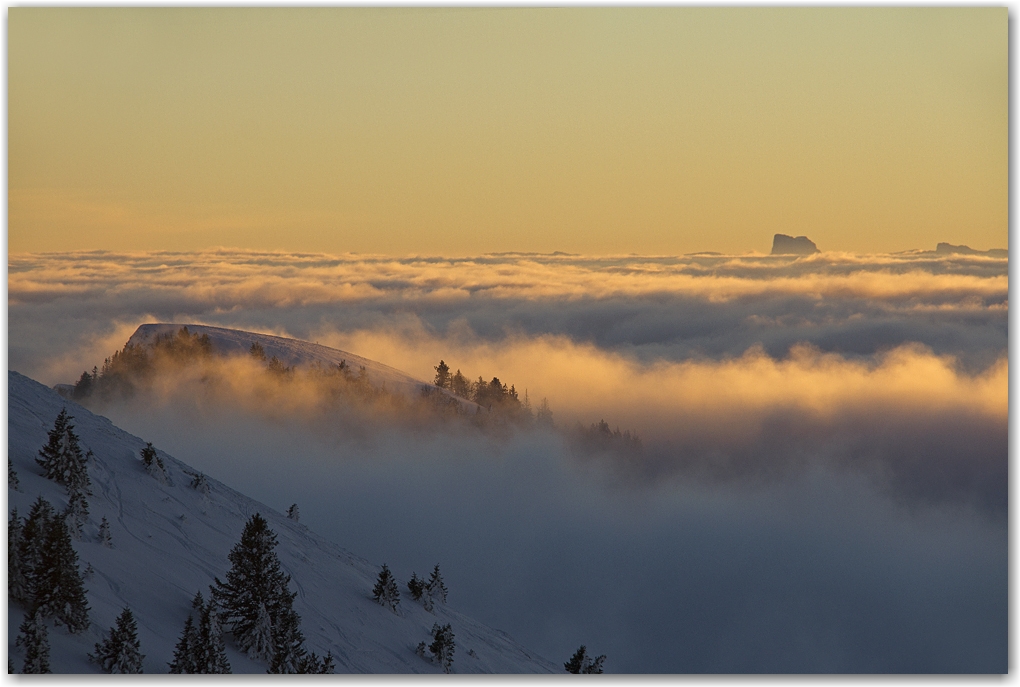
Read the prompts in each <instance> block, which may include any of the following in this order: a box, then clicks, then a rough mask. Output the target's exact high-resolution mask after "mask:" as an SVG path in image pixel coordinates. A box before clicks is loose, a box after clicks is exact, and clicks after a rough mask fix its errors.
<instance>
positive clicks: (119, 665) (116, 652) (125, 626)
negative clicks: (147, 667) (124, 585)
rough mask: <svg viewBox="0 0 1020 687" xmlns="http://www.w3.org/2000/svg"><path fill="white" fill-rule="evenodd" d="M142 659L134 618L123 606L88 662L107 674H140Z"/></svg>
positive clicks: (129, 610)
mask: <svg viewBox="0 0 1020 687" xmlns="http://www.w3.org/2000/svg"><path fill="white" fill-rule="evenodd" d="M143 658H145V656H144V655H142V653H141V647H140V645H139V643H138V625H137V624H136V623H135V616H134V614H133V613H132V612H131V609H130V608H128V607H127V606H125V607H124V610H123V611H121V614H120V615H119V616H117V624H116V625H114V626H113V627H112V628H110V633H109V636H108V637H106V639H104V640H103V641H102V642H97V643H96V652H95V653H94V654H89V660H91V661H93V662H95V663H98V664H99V667H100V668H102V669H103V670H104V671H105V672H107V673H131V674H137V673H141V672H142V659H143Z"/></svg>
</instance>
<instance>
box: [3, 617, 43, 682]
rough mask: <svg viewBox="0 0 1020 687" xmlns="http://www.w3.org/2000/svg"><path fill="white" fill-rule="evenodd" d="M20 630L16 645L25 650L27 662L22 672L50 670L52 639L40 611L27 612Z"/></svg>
mask: <svg viewBox="0 0 1020 687" xmlns="http://www.w3.org/2000/svg"><path fill="white" fill-rule="evenodd" d="M18 632H19V634H18V638H17V639H16V640H15V641H14V645H15V646H17V647H20V648H22V649H24V650H25V664H24V666H23V667H22V669H21V672H23V673H48V672H50V641H49V635H48V634H47V630H46V622H45V621H44V620H43V618H42V615H41V614H40V613H39V612H38V611H33V612H31V613H26V614H25V619H24V620H23V621H22V623H21V627H19V628H18ZM8 667H9V666H8Z"/></svg>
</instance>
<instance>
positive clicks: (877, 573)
mask: <svg viewBox="0 0 1020 687" xmlns="http://www.w3.org/2000/svg"><path fill="white" fill-rule="evenodd" d="M1007 28H1008V27H1007V9H1006V8H948V7H943V8H934V9H932V8H877V7H867V8H865V7H854V8H695V7H684V8H667V7H654V8H570V9H537V8H498V9H497V8H486V9H469V8H441V9H417V8H414V9H409V8H343V9H340V8H309V9H300V10H298V9H272V8H259V9H244V10H241V9H211V8H171V9H154V8H146V9H131V8H103V9H78V8H72V9H68V8H53V7H48V8H41V7H31V8H26V7H14V8H10V9H9V13H8V67H9V71H8V250H9V255H8V300H7V305H8V317H7V325H8V364H9V367H10V369H13V370H17V371H19V372H21V373H23V374H26V375H28V376H30V377H32V378H34V379H37V380H39V381H41V382H42V383H44V384H47V385H53V384H57V383H73V382H74V381H75V380H77V379H78V378H79V375H81V373H82V372H83V371H85V370H91V369H92V368H93V366H94V365H96V366H100V367H101V366H102V364H103V360H104V358H106V357H108V356H110V355H112V353H113V352H114V351H116V350H119V349H121V347H122V346H123V345H124V343H125V342H126V341H127V340H128V338H129V337H130V335H131V333H132V332H133V331H134V330H135V328H137V327H138V325H140V324H144V323H150V322H172V323H177V324H189V323H196V324H207V325H213V326H220V327H231V328H237V329H242V330H247V331H257V332H262V333H268V334H275V335H279V336H289V337H295V338H299V339H304V340H308V341H315V342H318V343H321V344H325V345H328V346H333V347H336V348H339V349H341V350H345V351H350V352H352V353H355V354H358V355H362V356H365V357H367V358H370V359H373V360H377V361H379V362H381V363H385V364H388V365H391V366H393V367H396V368H398V369H400V370H403V371H406V372H407V373H409V374H411V375H413V376H415V377H417V378H419V379H422V380H429V379H431V378H432V375H433V366H435V365H436V364H437V362H438V360H439V359H444V360H445V361H446V362H447V363H448V364H449V365H450V367H451V369H453V370H457V369H461V370H462V371H463V372H464V374H465V375H466V376H468V377H469V378H471V379H475V378H476V377H477V376H484V378H485V379H488V378H490V377H492V376H498V377H499V378H500V379H501V380H502V381H504V382H506V383H512V384H514V385H515V386H516V388H517V389H518V390H522V389H523V390H526V392H527V393H528V394H530V399H531V401H532V402H533V403H536V404H537V402H538V401H539V399H542V398H546V399H548V401H549V404H550V405H551V407H552V409H553V413H554V419H555V420H556V422H557V427H559V428H560V430H564V431H566V430H569V429H570V428H572V427H575V426H576V423H582V424H583V425H584V426H588V425H589V423H594V422H597V421H598V420H600V419H604V420H606V421H607V422H608V423H609V424H610V426H612V427H620V428H621V429H628V430H631V431H634V432H636V433H637V434H638V435H639V436H640V437H641V441H642V446H643V448H642V451H643V453H641V455H640V458H639V459H635V458H634V456H633V455H622V456H621V455H616V454H612V455H610V454H605V455H603V454H597V455H595V454H583V453H582V454H579V453H578V452H577V450H576V449H574V448H571V445H570V441H569V439H568V436H569V435H568V434H565V433H563V432H549V431H547V430H544V429H541V428H538V429H534V428H532V429H522V430H520V431H516V432H511V433H510V434H509V435H508V436H502V437H493V436H488V435H485V434H483V433H479V432H475V431H474V430H473V429H470V428H468V429H466V430H465V431H461V430H463V429H464V428H463V427H461V428H460V429H456V431H455V430H454V429H449V431H447V429H443V428H440V429H437V430H436V431H434V432H430V431H426V432H421V431H418V430H417V429H416V428H414V427H410V428H409V427H408V426H407V425H406V424H401V423H400V422H398V421H396V420H393V418H390V417H389V416H381V417H374V416H372V415H371V414H370V413H368V411H358V412H351V413H350V414H346V413H339V415H338V417H335V418H331V419H330V420H329V421H327V422H323V423H321V426H320V425H316V424H315V422H314V420H315V419H316V418H317V417H318V416H306V415H304V414H302V413H301V412H295V411H294V410H293V408H292V407H291V406H290V405H288V403H282V402H281V404H280V405H279V407H270V408H268V409H267V408H266V407H265V406H264V405H263V406H260V405H259V404H258V398H257V395H252V394H248V395H245V394H240V395H234V396H230V395H226V396H222V395H221V396H216V395H215V393H214V392H211V391H209V389H210V388H211V387H210V386H209V385H206V384H205V382H204V381H202V380H201V379H196V378H194V377H193V376H189V375H186V374H181V375H179V376H171V377H169V378H167V379H164V380H162V381H161V382H160V384H159V385H158V386H157V388H156V389H155V391H154V392H153V393H152V394H151V395H150V396H147V397H145V398H144V399H141V400H139V399H132V400H129V401H128V402H125V403H112V404H110V405H108V406H106V407H103V408H96V410H97V411H98V412H101V413H102V414H104V415H107V416H108V417H110V418H111V419H112V420H113V421H114V422H115V423H117V424H118V425H119V426H122V427H123V428H125V429H126V430H128V431H130V432H132V433H135V434H136V435H138V436H141V437H144V438H145V439H146V440H147V441H153V442H155V443H156V445H157V446H158V447H159V448H161V449H163V450H166V451H168V452H169V453H171V454H173V455H174V456H176V457H177V458H180V459H181V460H184V461H185V462H188V463H190V464H192V465H194V466H195V467H197V468H198V469H201V470H203V471H206V472H207V473H208V474H210V475H212V476H214V477H216V478H218V479H221V480H222V481H224V482H225V483H227V484H229V485H230V486H232V487H234V488H237V489H239V490H241V491H244V492H246V493H248V494H249V495H251V496H253V497H255V498H258V499H260V500H263V501H265V502H266V503H267V504H270V505H271V506H272V507H274V508H279V509H284V508H286V507H287V506H289V505H290V504H291V503H293V502H295V501H296V502H299V503H300V506H301V512H302V518H303V520H302V521H303V522H307V523H308V525H309V526H310V527H312V528H313V529H315V530H316V531H317V532H320V533H322V534H323V535H325V536H327V537H329V538H331V539H332V540H334V541H336V542H338V543H339V544H341V545H342V546H344V547H347V548H349V550H351V551H352V552H354V553H355V554H357V555H361V556H364V557H366V559H368V560H370V561H373V562H374V563H378V564H381V563H382V562H389V564H390V565H391V567H392V569H393V570H394V571H395V572H396V574H397V575H398V577H401V579H406V578H407V577H409V576H410V573H411V571H412V570H414V571H417V572H418V573H419V574H421V573H423V572H426V571H427V570H430V569H431V567H432V566H433V565H434V564H435V563H436V562H441V563H442V565H443V570H444V575H445V576H446V579H447V581H448V583H450V586H451V589H452V590H454V591H452V596H453V598H455V599H456V602H455V603H454V602H453V601H451V603H453V604H454V606H455V607H456V608H458V609H459V610H463V611H464V612H466V613H469V614H471V615H472V616H474V617H476V618H478V619H479V620H481V621H482V622H485V623H487V624H490V625H491V626H493V627H498V628H500V629H503V630H506V631H508V632H509V633H510V634H511V635H512V636H514V637H515V638H516V639H518V640H519V641H521V642H522V643H523V644H525V645H526V646H529V647H532V648H534V649H535V650H536V651H538V652H539V653H541V654H542V655H544V656H546V657H548V658H550V659H551V660H561V661H562V660H566V659H567V658H568V657H569V654H570V653H572V652H573V651H574V650H575V649H576V647H577V645H578V644H580V643H582V642H583V643H587V644H588V646H589V648H590V649H591V650H592V651H594V652H596V653H607V654H608V655H609V659H608V662H607V667H608V669H609V670H610V671H622V672H628V671H637V672H640V671H653V672H654V671H658V672H702V671H709V672H711V671H721V672H755V671H766V672H767V671H777V672H791V671H793V672H796V671H809V672H827V671H850V672H866V673H871V672H884V671H893V672H925V671H931V672H953V671H964V672H966V671H984V672H993V673H994V672H1002V671H1004V670H1005V668H1006V667H1007V658H1008V655H1007V650H1006V642H1007V636H1008V632H1007V631H1008V622H1007V612H1006V611H1007V608H1006V603H1007V599H1008V580H1007V573H1008V546H1007V544H1008V541H1007V539H1008V536H1007V535H1008V485H1007V475H1008V446H1007V443H1008V417H1007V415H1008V407H1009V404H1008V396H1009V394H1008V350H1007V348H1008V346H1007V344H1008V259H1007V258H1006V257H1002V256H1000V255H987V254H983V255H964V254H946V253H941V254H939V253H936V252H934V249H935V246H936V244H937V243H938V242H943V241H945V242H949V243H953V244H966V245H969V246H971V247H973V248H975V249H980V250H985V249H989V248H1006V247H1008V245H1007V240H1008V236H1007V211H1008V197H1007V173H1008V167H1007V162H1008V150H1007V143H1008V141H1007V134H1008V100H1007V68H1008V59H1007V58H1008V55H1007V49H1008V45H1007ZM775 233H786V234H790V235H807V236H809V237H810V238H811V239H812V240H814V241H815V243H816V244H817V245H818V247H819V248H820V249H822V251H823V252H821V253H819V254H816V255H812V256H804V257H796V258H795V257H792V256H769V255H767V253H768V252H769V250H770V248H771V240H772V235H773V234H775ZM915 249H918V250H915ZM555 251H560V252H558V253H556V252H555ZM703 251H717V252H718V253H720V254H718V255H710V254H699V255H693V253H697V252H703ZM901 251H905V252H901ZM246 363H247V364H248V365H251V364H253V363H251V361H246ZM233 369H234V368H232V367H224V370H225V372H224V373H223V374H229V373H230V371H231V370H233ZM261 372H262V371H261V370H259V371H257V373H258V374H261ZM202 379H204V378H202ZM239 379H240V380H241V381H242V382H244V381H245V380H246V379H247V378H246V377H244V376H243V375H242V376H240V377H239ZM216 393H218V392H216ZM209 394H213V395H209ZM301 400H303V399H301V398H297V399H296V400H295V403H297V405H296V406H295V407H300V403H298V401H301ZM391 420H393V424H392V426H390V425H387V422H390V421H391ZM425 527H428V528H430V529H429V531H428V532H423V531H422V529H423V528H425ZM621 580H624V581H629V582H630V584H627V583H623V584H621ZM678 581H679V582H678ZM649 590H650V591H649ZM678 647H679V648H678Z"/></svg>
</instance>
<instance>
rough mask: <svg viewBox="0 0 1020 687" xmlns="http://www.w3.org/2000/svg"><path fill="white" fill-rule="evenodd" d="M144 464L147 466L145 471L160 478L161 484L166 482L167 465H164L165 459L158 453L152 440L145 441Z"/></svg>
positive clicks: (143, 450)
mask: <svg viewBox="0 0 1020 687" xmlns="http://www.w3.org/2000/svg"><path fill="white" fill-rule="evenodd" d="M142 465H144V466H145V471H146V472H147V473H149V474H150V475H152V476H153V477H155V478H156V479H157V480H159V482H160V483H161V484H165V483H166V481H167V474H166V467H165V466H164V465H163V460H162V459H161V458H160V457H159V456H158V455H156V449H155V447H153V445H152V442H151V441H147V442H145V448H143V449H142Z"/></svg>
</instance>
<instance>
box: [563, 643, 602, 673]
mask: <svg viewBox="0 0 1020 687" xmlns="http://www.w3.org/2000/svg"><path fill="white" fill-rule="evenodd" d="M605 660H606V655H605V654H602V655H601V656H596V657H595V658H592V657H591V656H589V655H588V649H587V647H585V645H584V644H582V645H581V647H580V648H579V649H578V650H577V651H575V652H574V655H573V656H571V657H570V660H569V661H567V662H566V663H564V664H563V668H564V670H566V671H567V672H568V673H575V674H587V675H592V674H600V673H601V672H602V664H603V662H605Z"/></svg>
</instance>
